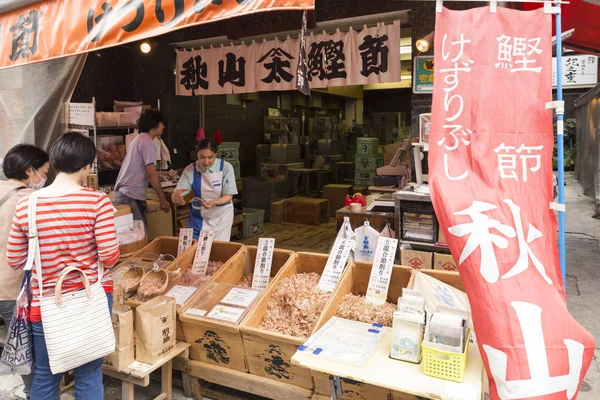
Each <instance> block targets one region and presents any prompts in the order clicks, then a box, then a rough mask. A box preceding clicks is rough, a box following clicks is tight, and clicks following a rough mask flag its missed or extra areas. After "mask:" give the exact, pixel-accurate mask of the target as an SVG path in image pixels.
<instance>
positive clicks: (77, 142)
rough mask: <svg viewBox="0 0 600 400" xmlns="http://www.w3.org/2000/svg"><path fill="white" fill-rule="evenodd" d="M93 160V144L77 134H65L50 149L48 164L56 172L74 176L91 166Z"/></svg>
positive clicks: (94, 155)
mask: <svg viewBox="0 0 600 400" xmlns="http://www.w3.org/2000/svg"><path fill="white" fill-rule="evenodd" d="M95 158H96V146H95V145H94V142H93V141H92V140H91V139H89V138H86V137H85V136H83V135H82V134H81V133H77V132H68V133H65V134H64V135H62V136H61V137H59V138H58V139H57V140H56V142H54V144H53V145H52V148H51V149H50V164H51V165H52V166H53V167H54V169H56V172H64V173H66V174H74V173H75V172H79V171H80V170H81V169H82V168H84V167H87V166H88V165H91V164H92V163H93V162H94V159H95Z"/></svg>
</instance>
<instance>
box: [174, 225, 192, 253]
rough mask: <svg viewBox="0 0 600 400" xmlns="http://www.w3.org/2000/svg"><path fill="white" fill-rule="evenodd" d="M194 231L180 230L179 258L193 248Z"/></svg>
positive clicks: (189, 229)
mask: <svg viewBox="0 0 600 400" xmlns="http://www.w3.org/2000/svg"><path fill="white" fill-rule="evenodd" d="M193 238H194V230H193V229H192V228H182V229H180V230H179V245H178V246H177V256H178V257H179V256H180V255H182V254H183V253H185V251H186V250H187V249H189V248H190V247H192V240H193Z"/></svg>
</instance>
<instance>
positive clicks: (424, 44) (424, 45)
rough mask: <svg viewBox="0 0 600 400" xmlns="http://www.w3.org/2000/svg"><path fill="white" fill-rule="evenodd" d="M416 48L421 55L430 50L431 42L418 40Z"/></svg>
mask: <svg viewBox="0 0 600 400" xmlns="http://www.w3.org/2000/svg"><path fill="white" fill-rule="evenodd" d="M416 46H417V50H419V51H420V52H421V53H425V52H426V51H428V50H429V40H427V39H419V40H417V43H416Z"/></svg>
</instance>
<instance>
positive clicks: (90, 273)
mask: <svg viewBox="0 0 600 400" xmlns="http://www.w3.org/2000/svg"><path fill="white" fill-rule="evenodd" d="M28 201H29V196H28V197H25V198H23V199H21V200H20V201H19V202H18V203H17V207H16V210H15V216H14V218H13V222H12V227H11V231H10V235H9V238H8V244H7V248H6V256H7V262H8V264H9V265H10V266H11V267H12V268H14V269H19V268H23V267H24V266H25V264H26V262H27V251H28V247H29V246H28V245H29V239H28V234H29V223H28V218H27V208H28ZM36 225H37V232H38V238H39V242H40V259H41V263H42V279H43V281H42V282H43V285H44V293H43V295H44V296H48V295H54V291H55V288H56V282H57V280H58V277H59V276H60V274H61V272H62V271H63V269H64V268H66V267H71V266H74V267H77V268H80V269H81V270H82V271H84V272H85V274H86V275H87V277H88V279H89V281H90V284H93V283H95V282H97V280H98V259H100V262H102V264H103V265H108V266H112V265H114V264H115V263H116V262H117V260H118V259H119V255H120V253H119V244H118V242H117V237H116V232H115V218H114V208H113V206H112V203H111V202H110V200H109V198H108V196H106V194H104V193H100V192H96V191H94V190H92V189H87V188H85V189H81V190H80V191H79V192H77V193H74V194H70V195H67V196H61V197H39V198H38V200H37V213H36ZM102 285H103V287H104V290H105V291H106V292H107V293H112V290H113V281H112V277H111V274H110V270H109V269H108V268H106V269H105V271H104V277H103V279H102ZM62 287H63V293H69V292H74V291H76V290H79V289H81V288H83V284H82V282H81V277H80V276H79V274H76V273H72V274H69V276H67V277H66V278H65V279H64V281H63V286H62ZM31 290H32V295H33V299H32V304H31V321H32V322H40V321H41V314H40V310H39V285H38V278H37V272H36V269H35V267H34V268H33V270H32V276H31Z"/></svg>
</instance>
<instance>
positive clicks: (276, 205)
mask: <svg viewBox="0 0 600 400" xmlns="http://www.w3.org/2000/svg"><path fill="white" fill-rule="evenodd" d="M284 217H285V199H284V200H279V201H274V202H272V203H271V219H270V221H269V222H270V223H272V224H280V223H282V222H283V219H284Z"/></svg>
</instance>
